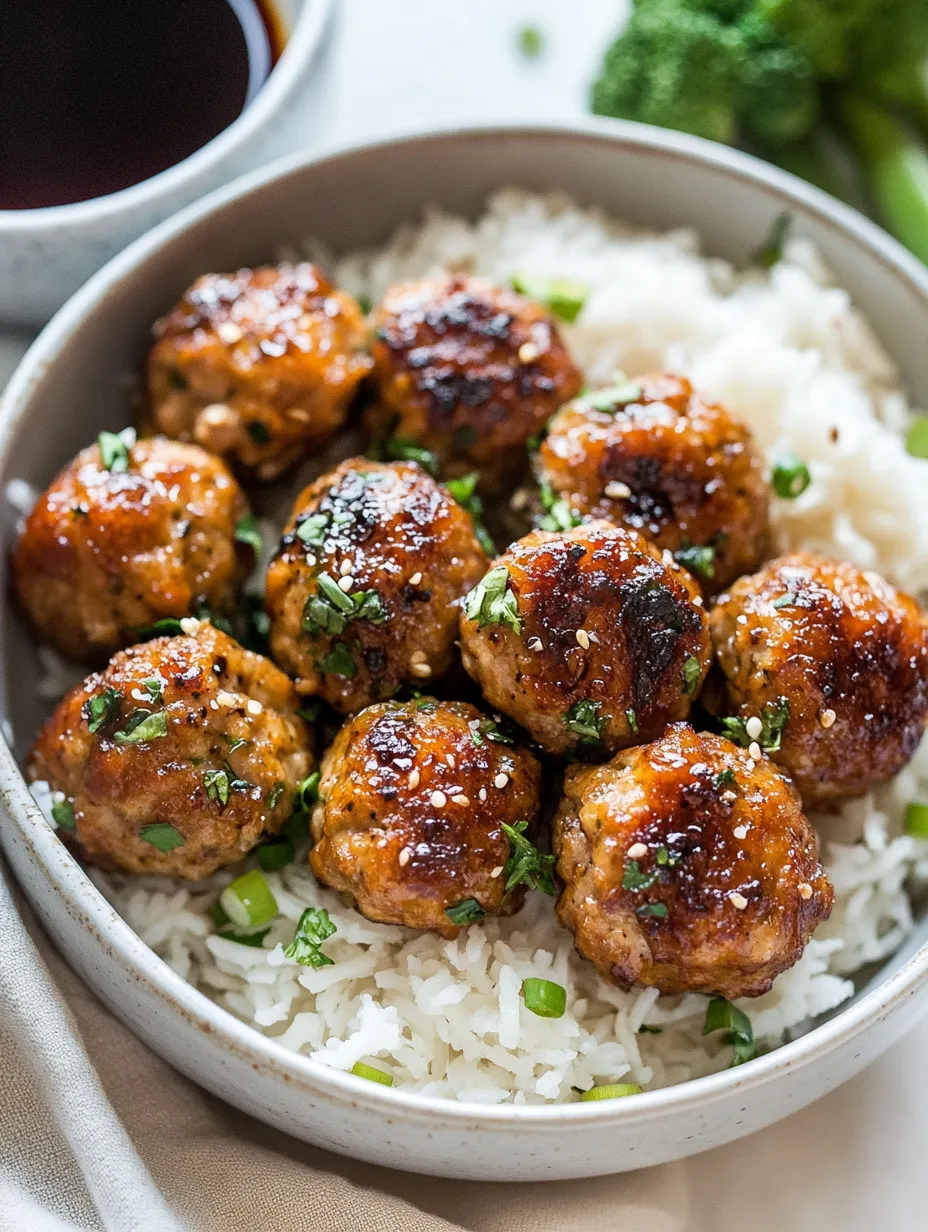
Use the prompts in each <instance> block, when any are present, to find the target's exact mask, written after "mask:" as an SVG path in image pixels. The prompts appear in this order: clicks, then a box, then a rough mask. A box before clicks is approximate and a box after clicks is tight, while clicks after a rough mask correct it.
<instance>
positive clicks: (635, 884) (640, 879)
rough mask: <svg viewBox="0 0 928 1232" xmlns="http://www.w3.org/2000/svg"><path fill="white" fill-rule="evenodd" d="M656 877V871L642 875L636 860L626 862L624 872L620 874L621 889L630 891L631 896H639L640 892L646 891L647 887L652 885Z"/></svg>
mask: <svg viewBox="0 0 928 1232" xmlns="http://www.w3.org/2000/svg"><path fill="white" fill-rule="evenodd" d="M658 876H659V874H658V873H657V872H656V871H655V872H653V873H643V872H642V871H641V866H640V864H639V863H638V861H637V860H626V862H625V871H624V873H623V874H622V889H623V890H630V891H631V892H632V893H633V894H640V893H641V892H642V890H647V889H648V887H649V886H652V885H654V883H655V881H657V878H658Z"/></svg>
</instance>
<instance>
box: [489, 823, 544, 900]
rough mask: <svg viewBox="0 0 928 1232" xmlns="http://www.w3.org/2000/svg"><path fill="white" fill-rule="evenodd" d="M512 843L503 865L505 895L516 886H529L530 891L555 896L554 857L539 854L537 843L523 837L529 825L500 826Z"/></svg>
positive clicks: (503, 824) (504, 824)
mask: <svg viewBox="0 0 928 1232" xmlns="http://www.w3.org/2000/svg"><path fill="white" fill-rule="evenodd" d="M501 825H502V828H503V830H505V832H506V835H507V837H508V839H509V858H508V859H507V861H506V863H505V864H504V865H503V885H504V887H505V890H506V893H507V894H508V893H509V891H510V890H513V889H515V887H516V886H517V885H527V886H528V888H529V889H530V890H541V891H542V893H543V894H550V895H552V896H553V895H554V894H556V893H557V890H556V889H555V886H554V877H553V876H552V869H553V868H554V864H555V857H554V856H552V855H546V854H544V853H543V852H540V851H539V850H538V848H537V847H536V846H535V844H534V843H532V842H530V841H529V840H528V839H527V838H526V837H525V834H524V831H525V830H526V829H527V827H528V822H526V821H517V822H516V823H515V825H512V826H507V825H506V823H505V822H502V823H501Z"/></svg>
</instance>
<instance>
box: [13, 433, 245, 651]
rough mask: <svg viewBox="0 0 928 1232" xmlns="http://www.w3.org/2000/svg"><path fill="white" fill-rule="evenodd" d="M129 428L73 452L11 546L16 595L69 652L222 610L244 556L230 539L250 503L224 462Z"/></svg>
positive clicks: (230, 599)
mask: <svg viewBox="0 0 928 1232" xmlns="http://www.w3.org/2000/svg"><path fill="white" fill-rule="evenodd" d="M131 439H132V438H131V435H130V436H128V437H127V436H125V435H123V436H122V437H121V438H118V439H117V438H116V437H114V436H112V435H111V434H104V436H103V437H101V440H102V441H103V446H104V449H105V451H106V457H105V458H104V456H103V455H102V454H101V448H100V445H91V447H90V448H89V449H85V450H83V452H82V453H80V454H78V456H77V457H76V458H75V459H74V461H73V462H71V463H69V465H68V466H66V467H65V468H64V470H63V471H62V472H61V474H60V475H58V477H57V478H56V479H55V481H54V482H53V483H52V485H51V487H49V488H48V490H47V491H46V492H45V493H44V494H43V495H42V496H41V497H40V499H39V501H38V503H37V504H36V506H35V508H34V509H33V511H32V513H31V514H30V515H29V517H28V519H27V520H26V525H25V528H24V530H23V533H22V535H21V537H20V539H19V543H18V544H17V546H16V550H15V552H14V555H13V582H14V585H15V587H16V593H17V596H18V598H19V601H20V603H21V604H22V605H23V607H24V608H25V609H26V611H27V612H28V614H29V616H30V617H31V618H32V621H33V623H34V624H35V626H36V628H37V630H38V632H39V635H40V636H41V638H42V639H43V640H44V641H47V642H50V643H51V645H53V646H55V647H56V648H57V649H58V650H60V651H62V652H63V653H64V654H66V655H69V656H70V657H71V658H74V659H88V658H89V659H102V658H104V657H105V656H106V655H109V654H111V653H112V651H114V650H115V649H116V648H117V647H119V646H125V645H128V644H129V643H131V642H134V641H137V640H138V629H139V628H140V627H141V626H143V625H148V624H152V623H153V622H154V621H156V620H160V619H162V618H164V617H171V616H173V617H181V616H186V615H188V614H189V613H191V612H195V611H197V610H199V609H200V608H201V607H203V606H206V607H208V608H210V609H211V610H214V611H217V612H228V611H229V610H230V609H231V608H232V607H234V604H235V600H236V596H237V592H238V588H239V585H240V583H241V582H242V581H243V580H244V578H245V576H246V575H247V573H248V571H249V569H250V568H251V566H252V565H253V563H254V556H253V552H252V549H251V548H250V547H246V546H245V545H244V544H242V543H239V542H237V541H236V538H235V535H236V528H237V527H239V528H241V526H242V519H243V518H245V517H246V516H247V515H248V503H247V502H246V500H245V497H244V495H243V493H242V490H241V488H239V486H238V484H237V483H236V482H235V480H234V479H233V478H232V475H231V474H230V472H229V471H228V469H227V468H226V467H225V465H224V464H223V463H222V462H221V461H220V460H219V459H218V458H215V457H213V456H212V454H208V453H205V452H204V451H203V450H202V449H198V448H197V447H196V446H195V445H181V444H179V443H178V442H177V441H169V440H166V439H164V438H163V437H157V438H155V439H154V440H148V441H139V442H138V443H137V444H135V445H132V446H131V447H130V446H129V441H130V440H131ZM104 461H105V462H108V463H109V467H107V466H106V465H104ZM245 525H247V524H245Z"/></svg>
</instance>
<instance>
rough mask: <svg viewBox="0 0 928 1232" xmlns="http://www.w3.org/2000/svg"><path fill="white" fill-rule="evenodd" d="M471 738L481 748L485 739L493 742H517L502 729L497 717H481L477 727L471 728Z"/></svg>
mask: <svg viewBox="0 0 928 1232" xmlns="http://www.w3.org/2000/svg"><path fill="white" fill-rule="evenodd" d="M470 738H471V740H473V742H474V744H476V746H477V748H478V749H479V748H480V746H481V745H482V744H483V742H484V739H486V740H490V741H492V743H493V744H515V739H514V738H513V737H512V736H510V735H509V734H508V733H507V732H504V731H501V730H500V726H499V723H497V721H496V719H481V720H480V722H479V724H478V725H477V727H472V728H471V729H470Z"/></svg>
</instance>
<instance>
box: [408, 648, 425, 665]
mask: <svg viewBox="0 0 928 1232" xmlns="http://www.w3.org/2000/svg"><path fill="white" fill-rule="evenodd" d="M409 662H410V663H424V662H425V651H424V650H414V651H413V652H412V654H411V655H410V656H409Z"/></svg>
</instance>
